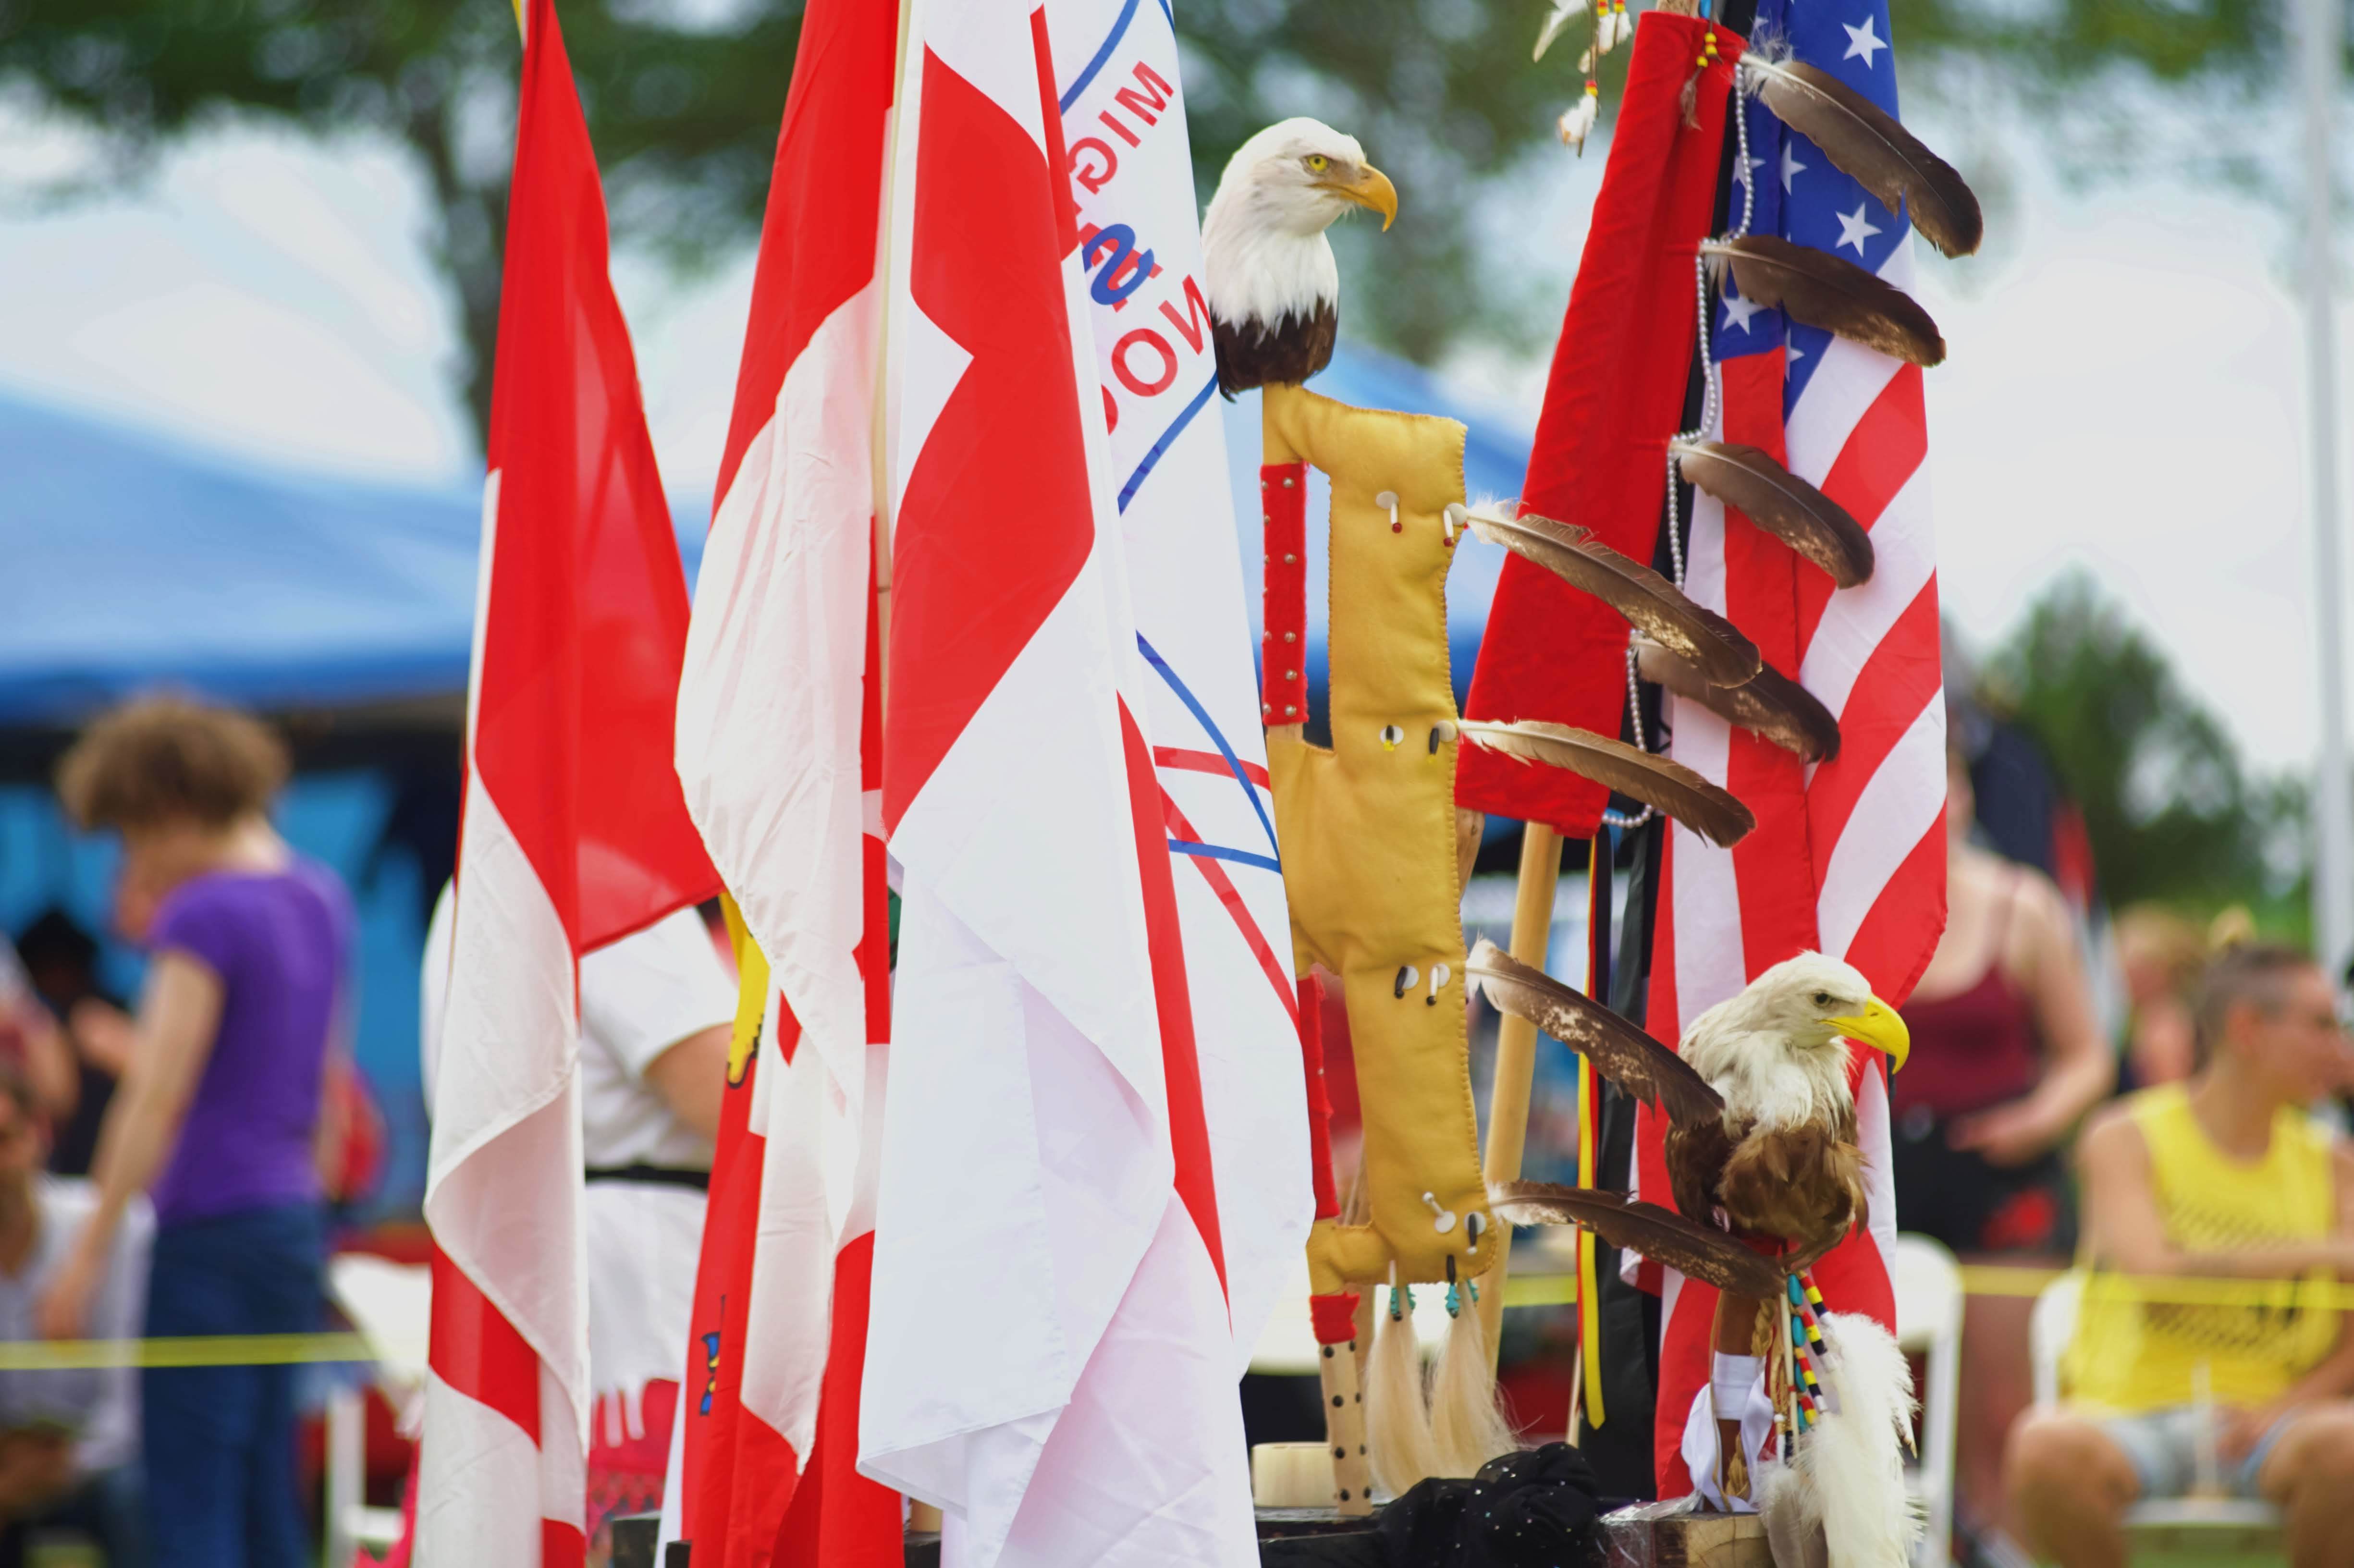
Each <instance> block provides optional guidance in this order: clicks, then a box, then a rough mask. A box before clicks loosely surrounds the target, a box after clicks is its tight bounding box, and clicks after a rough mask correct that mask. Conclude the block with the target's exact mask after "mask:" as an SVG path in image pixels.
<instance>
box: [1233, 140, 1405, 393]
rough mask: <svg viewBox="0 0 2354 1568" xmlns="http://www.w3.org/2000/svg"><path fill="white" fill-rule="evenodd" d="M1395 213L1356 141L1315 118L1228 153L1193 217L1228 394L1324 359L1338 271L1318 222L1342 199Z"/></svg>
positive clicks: (1331, 216)
mask: <svg viewBox="0 0 2354 1568" xmlns="http://www.w3.org/2000/svg"><path fill="white" fill-rule="evenodd" d="M1352 207H1366V208H1369V209H1370V210H1372V211H1374V212H1378V213H1380V214H1381V215H1382V227H1383V228H1388V227H1389V226H1390V220H1391V219H1392V218H1394V217H1396V216H1397V190H1396V188H1395V187H1394V186H1393V185H1391V184H1390V182H1389V177H1388V176H1387V175H1384V174H1383V173H1382V172H1381V171H1380V170H1379V169H1376V168H1374V167H1373V165H1372V164H1368V163H1367V162H1365V150H1364V149H1363V147H1361V146H1359V145H1358V144H1357V139H1356V138H1355V137H1353V136H1344V135H1342V134H1341V132H1338V131H1335V130H1333V129H1332V128H1331V126H1329V125H1326V124H1324V123H1323V122H1320V121H1316V120H1309V119H1296V120H1285V121H1281V122H1278V123H1276V124H1273V125H1270V126H1268V127H1267V129H1266V130H1264V131H1262V132H1259V133H1258V134H1257V135H1256V136H1253V137H1252V138H1251V139H1250V140H1249V141H1247V142H1246V143H1243V144H1242V145H1241V146H1240V147H1238V148H1236V149H1235V155H1234V156H1233V157H1232V158H1230V159H1228V160H1227V161H1226V172H1225V174H1224V175H1221V176H1220V177H1219V180H1218V190H1217V194H1216V195H1215V196H1212V197H1211V198H1210V207H1209V210H1208V212H1206V213H1205V214H1204V216H1203V218H1202V270H1203V283H1204V296H1205V299H1206V302H1207V303H1208V304H1209V307H1210V315H1211V318H1212V321H1213V323H1214V326H1215V329H1216V335H1217V340H1218V383H1219V386H1220V387H1221V388H1222V389H1223V390H1224V391H1225V394H1226V395H1227V396H1228V397H1232V396H1234V394H1235V393H1236V392H1239V391H1243V390H1245V389H1246V388H1248V387H1260V386H1266V385H1267V384H1269V383H1278V384H1285V383H1288V384H1293V385H1296V384H1298V383H1299V382H1301V381H1305V380H1306V379H1308V377H1309V376H1313V375H1314V374H1316V372H1318V371H1319V370H1321V369H1323V368H1324V366H1325V365H1326V364H1327V363H1328V362H1329V361H1330V360H1331V357H1332V340H1333V338H1334V336H1335V335H1336V334H1337V333H1338V331H1339V325H1340V314H1339V307H1340V294H1341V273H1340V270H1339V269H1338V268H1337V267H1336V266H1334V265H1333V261H1332V247H1331V243H1330V242H1329V241H1328V240H1326V239H1325V238H1324V231H1325V230H1326V229H1327V228H1331V226H1332V224H1333V221H1334V220H1335V219H1337V218H1339V217H1341V216H1342V215H1343V214H1344V213H1347V212H1348V211H1349V210H1350V209H1351V208H1352Z"/></svg>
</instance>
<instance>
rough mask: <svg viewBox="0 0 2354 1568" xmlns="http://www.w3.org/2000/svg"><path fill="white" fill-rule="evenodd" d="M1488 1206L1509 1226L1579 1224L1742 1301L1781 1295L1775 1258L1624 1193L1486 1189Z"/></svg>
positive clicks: (1541, 1184) (1518, 1185)
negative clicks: (1729, 1293)
mask: <svg viewBox="0 0 2354 1568" xmlns="http://www.w3.org/2000/svg"><path fill="white" fill-rule="evenodd" d="M1488 1206H1489V1207H1490V1209H1491V1210H1493V1211H1494V1212H1495V1213H1496V1215H1497V1217H1498V1218H1500V1219H1503V1220H1508V1221H1510V1222H1511V1224H1516V1225H1527V1224H1540V1225H1584V1226H1585V1228H1586V1229H1587V1230H1590V1231H1592V1232H1593V1233H1594V1234H1596V1235H1598V1236H1600V1237H1601V1238H1602V1239H1603V1240H1604V1241H1606V1242H1608V1243H1609V1244H1610V1245H1612V1246H1615V1247H1620V1248H1623V1249H1625V1250H1626V1251H1628V1252H1637V1253H1640V1254H1642V1255H1644V1256H1645V1257H1648V1258H1649V1259H1650V1260H1651V1261H1652V1262H1654V1263H1658V1264H1663V1265H1665V1266H1667V1267H1670V1268H1672V1269H1674V1270H1675V1271H1676V1272H1677V1273H1679V1274H1683V1275H1687V1276H1689V1277H1691V1278H1693V1279H1700V1280H1705V1281H1706V1282H1707V1283H1709V1284H1711V1285H1713V1286H1715V1287H1717V1288H1718V1289H1719V1290H1729V1291H1732V1292H1734V1294H1735V1295H1740V1296H1749V1297H1773V1296H1778V1295H1780V1294H1781V1291H1782V1280H1783V1271H1782V1268H1781V1266H1780V1265H1779V1264H1778V1263H1776V1261H1775V1260H1774V1259H1772V1258H1769V1257H1766V1256H1765V1255H1763V1254H1760V1253H1757V1252H1755V1251H1752V1250H1751V1249H1750V1248H1748V1247H1746V1246H1744V1245H1742V1244H1741V1243H1740V1242H1738V1241H1736V1240H1734V1238H1733V1237H1731V1236H1729V1235H1726V1234H1724V1233H1723V1231H1720V1230H1715V1229H1712V1228H1711V1227H1710V1226H1707V1225H1704V1224H1694V1223H1693V1222H1692V1221H1691V1220H1689V1219H1687V1218H1685V1217H1684V1216H1683V1215H1681V1214H1679V1213H1676V1212H1675V1211H1674V1210H1672V1209H1663V1208H1661V1207H1660V1206H1659V1204H1657V1203H1646V1202H1643V1201H1642V1200H1641V1199H1639V1198H1638V1197H1636V1196H1635V1195H1634V1194H1633V1193H1631V1192H1602V1191H1597V1190H1596V1189H1595V1188H1591V1187H1564V1186H1562V1185H1560V1184H1559V1183H1557V1182H1553V1181H1505V1182H1500V1183H1498V1184H1496V1185H1495V1186H1492V1187H1490V1188H1489V1189H1488Z"/></svg>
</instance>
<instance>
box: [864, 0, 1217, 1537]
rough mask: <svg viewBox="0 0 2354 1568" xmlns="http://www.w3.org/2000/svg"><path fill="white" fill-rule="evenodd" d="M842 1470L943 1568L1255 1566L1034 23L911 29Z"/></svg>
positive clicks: (967, 13)
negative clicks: (877, 955) (883, 1083)
mask: <svg viewBox="0 0 2354 1568" xmlns="http://www.w3.org/2000/svg"><path fill="white" fill-rule="evenodd" d="M910 25H911V28H912V31H911V33H910V35H909V37H908V41H907V48H906V51H905V69H904V71H903V76H902V82H901V93H900V102H901V109H900V114H901V120H900V130H899V134H898V142H897V146H898V149H899V156H900V163H899V165H898V167H897V168H896V170H895V183H894V218H893V225H892V228H893V233H894V235H895V237H896V242H895V249H896V251H897V254H896V258H895V267H894V279H893V302H892V315H891V323H890V331H889V338H888V341H889V343H890V344H891V358H892V365H891V374H892V376H893V387H894V398H893V404H894V418H895V420H896V428H895V429H894V432H893V440H892V446H893V453H894V468H893V472H894V484H893V489H894V493H895V496H896V506H895V508H894V513H893V518H894V541H893V571H892V584H893V606H892V618H891V626H890V651H889V654H890V656H889V671H890V694H889V698H890V700H889V705H888V708H887V713H886V724H885V769H884V780H883V818H884V821H885V827H886V829H887V831H888V833H889V842H890V848H891V853H892V855H893V857H894V859H895V860H896V862H897V863H898V864H899V867H900V871H901V877H900V891H901V895H902V898H903V900H904V903H903V906H902V915H901V927H900V946H899V965H898V971H897V984H896V995H895V997H894V999H893V1000H894V1007H895V1010H896V1026H895V1031H894V1038H893V1042H892V1053H891V1065H890V1091H889V1092H890V1106H891V1112H890V1117H889V1119H888V1121H887V1122H886V1124H885V1134H884V1150H883V1162H882V1176H881V1195H880V1200H879V1206H878V1211H877V1221H876V1230H875V1237H876V1250H875V1288H874V1301H873V1317H872V1319H871V1327H870V1338H871V1340H872V1342H873V1343H875V1344H876V1345H887V1346H889V1347H890V1354H889V1356H888V1357H887V1358H885V1357H877V1358H875V1360H873V1361H870V1362H869V1364H868V1367H867V1375H866V1382H865V1388H864V1419H863V1423H862V1438H861V1446H862V1449H863V1457H862V1463H863V1467H864V1469H865V1470H866V1472H867V1473H868V1474H870V1475H873V1476H875V1477H877V1478H881V1479H885V1480H886V1481H889V1482H890V1483H892V1484H894V1485H896V1486H897V1487H899V1488H900V1489H902V1490H904V1491H907V1492H908V1493H909V1494H911V1495H913V1496H916V1497H919V1498H923V1499H927V1500H930V1501H933V1502H936V1503H938V1505H939V1506H940V1507H941V1508H942V1509H943V1510H945V1511H946V1513H947V1516H948V1525H947V1534H948V1542H947V1555H948V1560H949V1561H951V1562H955V1563H973V1564H980V1565H983V1568H986V1565H989V1564H995V1563H1022V1564H1029V1563H1037V1564H1042V1565H1044V1564H1058V1565H1059V1564H1068V1563H1106V1564H1124V1563H1137V1564H1145V1563H1150V1564H1154V1565H1162V1564H1172V1563H1236V1564H1240V1563H1254V1562H1256V1561H1257V1542H1256V1540H1255V1531H1254V1529H1253V1525H1252V1516H1251V1509H1250V1494H1249V1480H1248V1477H1247V1474H1246V1463H1245V1457H1244V1451H1243V1446H1242V1429H1241V1414H1240V1408H1239V1401H1238V1397H1237V1393H1236V1388H1235V1351H1234V1346H1233V1337H1232V1330H1231V1329H1230V1327H1229V1322H1228V1312H1227V1307H1226V1301H1225V1290H1224V1278H1223V1277H1224V1254H1223V1249H1222V1245H1221V1236H1220V1225H1219V1213H1218V1190H1217V1179H1216V1174H1215V1172H1214V1168H1213V1160H1212V1153H1211V1146H1210V1139H1209V1133H1208V1126H1207V1117H1206V1113H1205V1110H1204V1093H1203V1082H1202V1071H1201V1061H1200V1055H1199V1053H1198V1051H1197V1048H1196V1044H1195V1038H1194V1030H1193V1015H1192V1005H1191V1000H1192V999H1191V996H1190V992H1189V990H1188V987H1187V984H1186V980H1185V967H1184V966H1185V950H1184V946H1183V942H1182V927H1181V924H1180V918H1179V914H1178V906H1177V898H1176V893H1175V878H1174V875H1173V874H1172V865H1171V855H1170V853H1169V850H1168V840H1167V833H1166V829H1165V826H1164V822H1165V817H1164V804H1163V800H1162V796H1161V784H1160V779H1159V777H1158V775H1157V773H1156V770H1155V768H1154V754H1153V750H1152V746H1151V738H1152V737H1151V736H1150V732H1149V730H1148V729H1147V727H1146V726H1147V715H1148V710H1147V707H1146V705H1145V699H1146V695H1147V693H1148V691H1149V687H1148V685H1147V682H1148V681H1149V680H1150V676H1149V675H1148V673H1147V672H1146V671H1145V669H1144V667H1143V661H1142V659H1141V657H1140V654H1139V653H1138V651H1137V645H1136V631H1137V629H1136V623H1135V619H1134V616H1133V613H1132V610H1131V607H1130V598H1129V583H1128V577H1127V565H1126V562H1125V559H1124V554H1123V550H1122V544H1121V536H1120V530H1119V521H1118V519H1119V513H1118V508H1117V504H1116V502H1115V500H1114V493H1115V492H1114V482H1113V481H1112V480H1111V479H1110V477H1109V461H1108V451H1107V450H1106V443H1105V431H1104V418H1105V416H1104V408H1103V404H1102V400H1101V396H1100V393H1099V391H1098V389H1097V387H1096V386H1095V385H1094V379H1095V376H1096V367H1097V358H1096V352H1095V347H1094V343H1093V339H1092V337H1091V335H1090V327H1089V324H1088V309H1089V307H1088V304H1087V276H1086V273H1085V271H1084V270H1082V267H1081V265H1080V260H1079V256H1078V238H1077V230H1076V218H1075V214H1074V212H1073V210H1072V207H1071V204H1070V201H1069V196H1068V193H1067V189H1066V185H1065V170H1066V167H1067V161H1066V157H1065V154H1064V148H1063V141H1062V127H1061V116H1060V113H1059V111H1058V106H1057V92H1056V87H1055V80H1056V79H1055V70H1054V64H1053V60H1052V58H1051V57H1052V51H1051V48H1049V46H1048V41H1047V29H1046V19H1045V16H1044V12H1043V11H1033V10H1030V9H1028V8H1026V7H1025V6H1023V5H1021V4H1019V3H1018V0H961V3H950V0H916V4H915V5H914V6H913V10H912V14H911V23H910Z"/></svg>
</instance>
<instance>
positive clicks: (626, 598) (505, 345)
mask: <svg viewBox="0 0 2354 1568" xmlns="http://www.w3.org/2000/svg"><path fill="white" fill-rule="evenodd" d="M525 22H526V26H525V50H524V65H523V80H522V88H521V93H520V97H519V102H518V106H517V116H516V119H517V124H516V135H515V164H514V183H513V185H512V187H511V188H512V193H513V194H512V196H511V199H510V205H509V209H508V228H507V249H506V259H505V272H504V280H503V283H502V292H501V312H500V321H499V340H498V359H497V367H496V376H495V382H494V387H493V397H492V406H491V425H490V440H489V447H490V452H489V457H490V469H491V472H490V477H489V480H488V482H487V483H486V484H485V485H484V487H483V501H482V576H481V580H480V588H479V590H478V596H477V599H476V604H475V626H474V649H473V672H472V682H471V684H470V686H469V691H468V714H467V736H466V794H465V806H464V810H465V816H464V828H463V833H462V837H461V843H460V850H459V856H458V878H457V905H456V915H455V940H454V946H453V952H452V956H451V973H450V986H449V1000H448V1002H447V1011H446V1012H445V1013H444V1015H443V1019H442V1023H441V1032H440V1039H441V1052H440V1070H439V1072H438V1074H437V1075H436V1080H435V1086H434V1087H435V1100H434V1107H433V1108H434V1117H433V1141H432V1149H431V1153H430V1156H429V1167H428V1171H427V1180H426V1194H425V1216H426V1220H427V1223H428V1224H429V1225H430V1226H431V1228H432V1232H433V1240H434V1246H435V1258H434V1288H433V1321H432V1330H431V1343H430V1351H429V1378H428V1380H427V1388H426V1401H425V1431H424V1441H423V1447H422V1451H421V1454H420V1457H419V1489H418V1506H417V1517H416V1529H415V1537H414V1556H413V1560H414V1561H415V1562H416V1563H419V1564H421V1565H423V1568H454V1565H457V1564H464V1563H516V1564H534V1563H536V1564H543V1565H552V1564H565V1563H579V1562H580V1561H581V1560H582V1557H583V1553H584V1549H585V1542H584V1540H583V1536H582V1519H583V1512H584V1507H585V1502H586V1495H585V1470H586V1463H587V1454H588V1393H589V1383H588V1332H587V1328H588V1324H587V1292H586V1287H585V1278H584V1262H583V1245H582V1239H581V1221H580V1192H581V1160H582V1155H581V1133H580V1110H579V1089H578V1079H577V1076H576V1073H575V1066H576V1064H577V1061H578V1054H579V1033H578V1030H579V1019H578V955H579V954H581V953H584V952H587V951H588V950H590V949H592V948H598V947H600V946H602V945H603V944H605V943H607V942H610V941H612V940H615V939H616V938H620V937H623V936H626V935H628V934H629V933H630V932H631V931H633V930H636V929H638V928H640V927H643V926H645V925H648V924H650V923H651V922H652V921H654V920H656V919H659V918H660V917H661V916H663V915H666V914H668V913H669V912H670V911H672V910H673V909H675V908H678V907H679V906H682V905H684V904H688V903H692V902H694V901H695V900H696V899H699V898H702V897H705V896H706V895H708V894H709V893H710V892H711V891H712V888H713V885H714V882H715V879H714V878H713V876H712V873H711V866H710V863H709V861H708V860H707V859H706V858H705V855H704V853H703V849H702V845H701V844H700V843H699V842H697V841H696V839H695V831H694V828H693V825H692V824H691V823H690V822H689V821H687V818H686V813H685V810H684V802H683V801H682V800H680V798H679V791H678V787H677V783H676V780H675V779H673V778H671V777H670V776H669V774H668V773H667V772H666V771H665V770H663V769H662V768H645V767H642V766H638V765H637V764H638V759H640V758H643V757H645V756H647V755H649V748H653V750H652V755H656V756H659V755H660V750H659V748H660V747H663V745H664V744H665V743H666V740H667V737H668V736H669V734H670V731H671V726H672V712H673V703H674V700H675V694H676V692H677V686H678V670H679V659H680V651H681V648H682V646H683V645H684V637H685V630H686V585H685V580H684V576H683V574H682V573H681V571H680V568H679V565H678V554H677V546H676V544H675V541H674V540H673V535H672V533H671V524H670V514H669V510H668V508H667V506H666V505H665V504H664V503H663V493H662V485H661V481H660V478H659V476H658V475H657V473H656V472H655V469H654V459H653V448H652V443H651V442H650V441H649V440H647V436H646V427H645V414H644V410H643V408H642V406H641V404H640V402H639V395H638V380H637V368H636V365H635V363H634V360H633V357H632V355H631V349H630V340H629V333H628V329H627V327H626V326H625V325H624V323H623V322H622V319H621V314H620V308H619V307H618V306H617V305H616V304H615V302H614V300H613V294H612V289H611V285H610V281H608V278H607V271H606V260H607V259H606V248H605V210H604V196H603V193H602V190H601V188H600V186H599V183H598V177H597V164H596V158H595V155H594V154H593V153H592V152H591V150H590V148H589V144H588V127H587V125H586V124H585V123H584V122H583V121H582V119H581V114H580V106H579V101H578V97H577V96H576V94H575V92H574V89H573V83H572V72H571V67H570V64H569V62H568V61H567V59H566V58H565V53H564V41H563V38H562V37H561V36H560V35H559V34H558V32H557V25H556V16H555V11H554V7H553V5H552V3H551V0H533V3H532V4H531V5H530V6H529V8H528V11H527V13H526V14H525Z"/></svg>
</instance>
